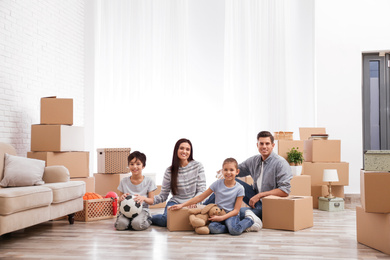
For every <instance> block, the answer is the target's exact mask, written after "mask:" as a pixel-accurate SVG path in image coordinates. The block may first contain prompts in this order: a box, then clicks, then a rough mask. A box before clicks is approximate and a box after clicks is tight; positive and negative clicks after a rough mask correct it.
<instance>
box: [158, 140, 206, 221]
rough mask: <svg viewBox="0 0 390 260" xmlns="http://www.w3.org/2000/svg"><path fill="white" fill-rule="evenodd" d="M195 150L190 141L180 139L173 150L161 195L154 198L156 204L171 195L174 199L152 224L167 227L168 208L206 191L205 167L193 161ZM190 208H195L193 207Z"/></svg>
mask: <svg viewBox="0 0 390 260" xmlns="http://www.w3.org/2000/svg"><path fill="white" fill-rule="evenodd" d="M192 155H193V149H192V144H191V142H190V140H188V139H184V138H183V139H180V140H179V141H177V142H176V145H175V148H174V149H173V158H172V165H171V166H170V167H168V168H167V170H166V171H165V174H164V179H163V183H162V187H161V192H160V194H159V195H156V196H154V204H158V203H161V202H164V201H166V200H167V198H168V195H169V193H172V198H171V199H170V200H169V201H168V203H167V205H166V206H165V210H164V213H163V214H157V215H153V216H152V224H153V225H157V226H160V227H166V226H167V208H169V207H170V206H172V205H175V204H180V203H184V202H185V201H187V200H189V199H192V198H193V197H195V196H197V195H199V194H201V193H202V192H204V191H205V190H206V176H205V174H204V169H203V165H202V164H201V163H200V162H197V161H195V160H194V159H193V157H192ZM190 207H195V205H191V206H190Z"/></svg>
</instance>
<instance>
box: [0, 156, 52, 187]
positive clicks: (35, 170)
mask: <svg viewBox="0 0 390 260" xmlns="http://www.w3.org/2000/svg"><path fill="white" fill-rule="evenodd" d="M44 170H45V161H42V160H37V159H30V158H24V157H19V156H14V155H10V154H7V153H6V154H5V161H4V178H3V180H2V181H1V182H0V186H1V187H20V186H32V185H41V184H44V181H43V180H42V176H43V172H44Z"/></svg>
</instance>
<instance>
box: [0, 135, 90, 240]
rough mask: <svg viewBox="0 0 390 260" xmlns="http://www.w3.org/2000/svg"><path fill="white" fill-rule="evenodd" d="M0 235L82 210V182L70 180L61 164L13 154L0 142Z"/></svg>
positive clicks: (9, 146) (71, 215) (83, 187)
mask: <svg viewBox="0 0 390 260" xmlns="http://www.w3.org/2000/svg"><path fill="white" fill-rule="evenodd" d="M33 178H35V180H32V181H33V182H32V183H28V182H29V181H31V179H33ZM0 186H1V187H0V236H1V235H3V234H6V233H10V232H13V231H16V230H19V229H23V228H26V227H29V226H32V225H36V224H39V223H42V222H45V221H48V220H53V219H57V218H60V217H64V216H68V220H69V223H70V224H73V222H74V213H75V212H77V211H80V210H83V195H84V193H85V182H83V181H70V177H69V171H68V169H67V168H65V167H64V166H49V167H45V161H41V160H35V159H29V158H24V157H18V156H16V151H15V149H14V148H13V147H12V146H11V145H9V144H5V143H0Z"/></svg>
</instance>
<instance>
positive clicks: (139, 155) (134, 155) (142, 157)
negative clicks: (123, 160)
mask: <svg viewBox="0 0 390 260" xmlns="http://www.w3.org/2000/svg"><path fill="white" fill-rule="evenodd" d="M134 158H136V159H137V160H139V161H140V162H141V163H142V165H143V166H144V167H145V166H146V155H145V154H143V153H141V152H138V151H134V152H132V153H131V154H130V155H129V157H127V165H129V164H130V162H131V161H132V160H133V159H134Z"/></svg>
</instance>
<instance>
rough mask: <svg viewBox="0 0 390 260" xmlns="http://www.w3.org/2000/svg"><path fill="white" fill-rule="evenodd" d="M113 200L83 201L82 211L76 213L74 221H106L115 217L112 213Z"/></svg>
mask: <svg viewBox="0 0 390 260" xmlns="http://www.w3.org/2000/svg"><path fill="white" fill-rule="evenodd" d="M112 203H113V200H112V199H111V198H107V199H96V200H84V209H83V210H81V211H78V212H76V214H75V218H74V219H75V220H78V221H86V222H87V221H94V220H100V219H108V218H114V217H116V216H115V215H114V214H113V212H114V209H113V205H112Z"/></svg>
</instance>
